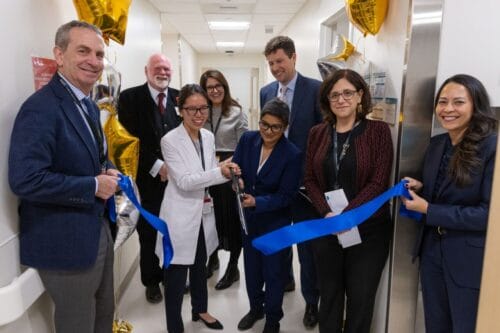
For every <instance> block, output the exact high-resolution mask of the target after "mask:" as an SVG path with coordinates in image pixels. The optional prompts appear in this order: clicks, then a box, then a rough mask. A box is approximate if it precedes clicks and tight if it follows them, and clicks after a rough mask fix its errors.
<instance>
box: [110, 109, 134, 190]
mask: <svg viewBox="0 0 500 333" xmlns="http://www.w3.org/2000/svg"><path fill="white" fill-rule="evenodd" d="M102 107H103V108H104V109H107V110H108V111H110V113H111V114H110V116H109V118H108V120H106V123H105V124H104V133H105V134H106V141H107V143H108V156H109V159H110V160H111V162H113V164H114V165H115V166H116V168H117V169H118V170H120V172H121V173H123V174H125V175H127V176H130V177H132V179H134V180H135V178H136V176H137V166H138V161H139V139H138V138H136V137H134V136H132V135H130V134H129V133H128V132H127V130H126V129H125V127H123V126H122V124H120V122H119V121H118V118H117V114H116V109H115V108H114V106H112V105H110V104H108V105H104V106H102Z"/></svg>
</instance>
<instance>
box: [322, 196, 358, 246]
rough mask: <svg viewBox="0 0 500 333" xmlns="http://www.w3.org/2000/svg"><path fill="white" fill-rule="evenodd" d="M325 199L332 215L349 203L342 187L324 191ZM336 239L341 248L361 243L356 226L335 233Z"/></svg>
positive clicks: (339, 211) (340, 211)
mask: <svg viewBox="0 0 500 333" xmlns="http://www.w3.org/2000/svg"><path fill="white" fill-rule="evenodd" d="M325 199H326V202H327V203H328V206H330V209H331V210H332V212H333V214H334V215H339V214H340V213H342V211H343V210H344V208H346V207H347V205H348V204H349V201H347V197H346V195H345V192H344V190H343V189H338V190H333V191H330V192H326V193H325ZM337 239H338V241H339V244H340V245H341V246H342V247H343V248H346V247H349V246H353V245H356V244H360V243H361V236H360V235H359V230H358V227H354V228H352V229H350V230H347V231H344V232H342V233H340V234H337Z"/></svg>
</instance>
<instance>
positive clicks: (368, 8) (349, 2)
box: [345, 0, 389, 37]
mask: <svg viewBox="0 0 500 333" xmlns="http://www.w3.org/2000/svg"><path fill="white" fill-rule="evenodd" d="M388 3H389V0H346V2H345V8H346V11H347V16H348V17H349V20H350V21H351V22H352V24H354V25H355V26H356V28H358V29H359V30H360V31H361V32H362V33H363V35H364V36H365V37H366V35H367V34H368V33H370V34H372V35H375V34H376V33H377V32H378V31H379V30H380V27H381V26H382V23H383V22H384V19H385V15H386V13H387V8H388V5H389V4H388Z"/></svg>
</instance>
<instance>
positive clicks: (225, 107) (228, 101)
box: [200, 69, 241, 117]
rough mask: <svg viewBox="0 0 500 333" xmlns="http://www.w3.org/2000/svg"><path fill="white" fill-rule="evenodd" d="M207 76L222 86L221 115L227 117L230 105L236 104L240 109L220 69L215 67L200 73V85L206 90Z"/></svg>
mask: <svg viewBox="0 0 500 333" xmlns="http://www.w3.org/2000/svg"><path fill="white" fill-rule="evenodd" d="M208 78H212V79H214V80H217V81H218V82H219V83H220V84H222V87H224V98H223V99H222V115H223V116H224V117H227V116H228V115H229V112H230V110H231V107H232V106H236V107H238V108H240V110H241V105H240V103H238V102H237V101H236V100H235V99H233V98H232V97H231V91H230V90H229V84H228V83H227V80H226V78H225V77H224V75H223V74H222V73H221V72H220V71H218V70H216V69H209V70H207V71H205V73H203V74H201V77H200V86H201V87H202V88H203V89H205V90H207V81H208Z"/></svg>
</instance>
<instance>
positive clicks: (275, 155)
mask: <svg viewBox="0 0 500 333" xmlns="http://www.w3.org/2000/svg"><path fill="white" fill-rule="evenodd" d="M284 149H285V138H284V137H283V136H282V137H281V139H280V140H279V141H278V142H277V143H276V146H274V148H273V151H272V152H271V154H270V155H269V157H268V158H267V161H266V163H265V164H264V165H263V166H262V169H260V172H259V177H265V176H266V175H267V174H269V173H270V172H271V171H272V170H273V168H272V166H276V165H278V164H279V160H280V159H283V156H285V155H286V152H285V151H284Z"/></svg>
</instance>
